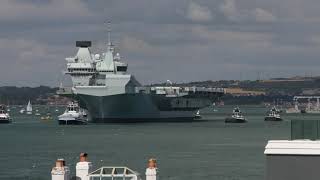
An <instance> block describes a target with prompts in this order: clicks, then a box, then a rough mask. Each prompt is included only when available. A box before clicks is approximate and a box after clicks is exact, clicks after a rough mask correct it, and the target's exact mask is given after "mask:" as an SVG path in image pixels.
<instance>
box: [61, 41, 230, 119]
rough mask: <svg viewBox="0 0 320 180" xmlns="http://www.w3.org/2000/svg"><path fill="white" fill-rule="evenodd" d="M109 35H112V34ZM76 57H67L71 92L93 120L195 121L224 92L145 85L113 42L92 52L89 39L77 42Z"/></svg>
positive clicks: (65, 90)
mask: <svg viewBox="0 0 320 180" xmlns="http://www.w3.org/2000/svg"><path fill="white" fill-rule="evenodd" d="M109 37H110V36H109ZM76 46H77V47H78V48H79V50H78V52H77V54H76V56H74V57H70V58H66V61H67V71H66V73H65V74H68V75H70V76H71V79H72V83H73V86H72V88H71V89H69V91H68V89H66V88H61V89H60V90H59V91H58V93H59V94H61V95H63V94H65V95H67V94H69V93H71V94H72V95H73V97H75V99H76V100H77V101H79V103H80V105H81V106H82V108H85V109H87V110H88V112H89V114H90V117H91V120H92V121H93V122H137V121H144V122H146V121H151V122H153V121H156V120H158V121H186V120H193V119H194V117H195V114H196V112H197V110H198V109H200V108H203V107H206V106H210V105H211V104H212V102H214V101H215V100H216V99H217V98H218V97H220V96H222V95H223V94H224V92H225V91H224V89H222V88H205V87H178V86H172V85H168V86H142V85H141V84H140V83H139V82H138V81H137V80H136V79H135V77H134V76H133V75H131V74H128V73H127V69H128V64H127V63H125V62H123V61H122V60H121V56H120V54H119V53H118V52H117V51H116V48H115V47H114V45H113V44H112V43H111V41H110V38H109V41H108V43H107V47H106V51H105V52H103V53H102V54H93V53H92V52H91V50H90V47H91V42H90V41H77V42H76Z"/></svg>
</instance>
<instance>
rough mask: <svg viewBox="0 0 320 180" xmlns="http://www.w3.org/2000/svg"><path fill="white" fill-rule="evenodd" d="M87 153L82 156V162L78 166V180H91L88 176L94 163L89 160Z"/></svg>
mask: <svg viewBox="0 0 320 180" xmlns="http://www.w3.org/2000/svg"><path fill="white" fill-rule="evenodd" d="M87 157H88V155H87V153H81V154H80V162H78V163H77V166H76V177H77V180H89V177H88V174H89V173H90V172H91V171H92V163H91V162H88V161H87V160H88V159H87Z"/></svg>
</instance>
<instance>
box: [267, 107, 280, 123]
mask: <svg viewBox="0 0 320 180" xmlns="http://www.w3.org/2000/svg"><path fill="white" fill-rule="evenodd" d="M264 120H265V121H282V119H281V116H280V111H279V110H278V109H277V108H276V107H275V106H273V107H272V108H271V110H270V111H269V113H268V114H267V116H266V117H265V118H264Z"/></svg>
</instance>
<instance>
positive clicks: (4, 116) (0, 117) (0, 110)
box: [0, 105, 11, 124]
mask: <svg viewBox="0 0 320 180" xmlns="http://www.w3.org/2000/svg"><path fill="white" fill-rule="evenodd" d="M10 122H11V118H10V115H9V113H8V111H7V107H6V106H5V105H0V123H1V124H2V123H10Z"/></svg>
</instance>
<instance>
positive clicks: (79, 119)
mask: <svg viewBox="0 0 320 180" xmlns="http://www.w3.org/2000/svg"><path fill="white" fill-rule="evenodd" d="M58 121H59V124H62V125H69V124H87V123H88V117H87V113H86V112H85V110H84V109H82V108H80V107H79V104H78V103H76V102H71V103H70V104H69V105H68V106H67V109H66V110H65V112H64V113H63V114H62V115H60V116H59V117H58Z"/></svg>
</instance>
